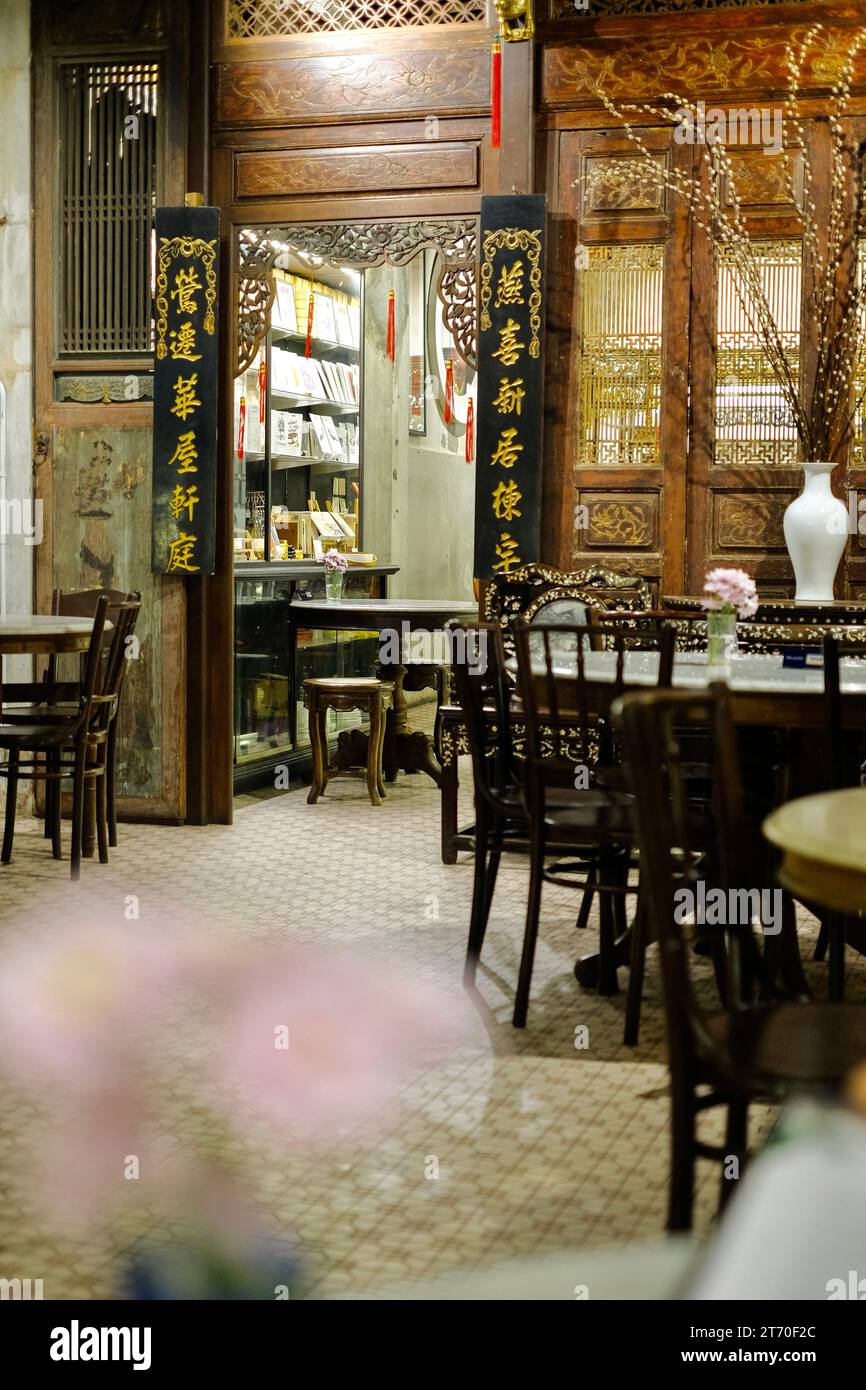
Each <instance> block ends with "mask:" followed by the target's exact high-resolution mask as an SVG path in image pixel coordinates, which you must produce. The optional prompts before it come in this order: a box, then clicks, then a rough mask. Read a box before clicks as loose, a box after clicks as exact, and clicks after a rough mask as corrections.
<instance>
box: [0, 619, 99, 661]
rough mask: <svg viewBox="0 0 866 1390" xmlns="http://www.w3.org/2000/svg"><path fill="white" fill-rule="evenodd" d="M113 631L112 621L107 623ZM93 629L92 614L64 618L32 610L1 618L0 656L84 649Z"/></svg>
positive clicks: (55, 652) (57, 652) (32, 654)
mask: <svg viewBox="0 0 866 1390" xmlns="http://www.w3.org/2000/svg"><path fill="white" fill-rule="evenodd" d="M105 631H106V632H110V631H111V623H108V622H107V623H106V624H105ZM92 632H93V619H92V618H65V617H62V616H56V617H55V616H54V615H52V614H47V613H29V614H22V615H20V616H14V615H13V616H11V617H2V618H0V656H34V655H39V654H42V655H45V654H46V653H52V654H59V653H62V652H85V651H87V647H88V645H89V642H90V635H91V633H92Z"/></svg>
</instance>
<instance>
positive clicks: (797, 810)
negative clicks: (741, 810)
mask: <svg viewBox="0 0 866 1390" xmlns="http://www.w3.org/2000/svg"><path fill="white" fill-rule="evenodd" d="M764 834H765V835H766V837H767V839H768V840H769V841H770V843H771V844H773V845H775V846H776V847H777V848H778V849H780V850H781V851H782V854H783V859H782V865H781V868H780V870H779V881H780V882H781V884H782V886H783V887H785V888H788V889H789V890H790V891H791V892H792V893H793V894H794V895H795V897H798V898H802V899H804V900H805V901H806V902H813V903H817V904H818V905H819V906H821V907H828V908H831V909H833V910H834V911H836V912H850V913H856V912H866V787H849V788H846V789H845V790H844V791H838V792H823V793H821V794H820V795H818V796H803V797H800V798H799V799H798V800H797V801H788V802H786V803H785V805H784V806H780V807H779V809H778V810H777V811H774V812H773V813H772V815H770V816H768V817H767V819H766V820H765V821H764Z"/></svg>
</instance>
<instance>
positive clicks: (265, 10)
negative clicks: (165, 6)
mask: <svg viewBox="0 0 866 1390" xmlns="http://www.w3.org/2000/svg"><path fill="white" fill-rule="evenodd" d="M485 11H486V6H485V3H484V0H229V6H228V26H227V27H228V37H229V39H263V38H284V37H288V36H290V35H295V34H327V33H334V32H336V31H338V30H342V29H402V28H406V27H409V26H412V25H423V26H425V27H428V26H431V25H443V24H483V23H484V19H485Z"/></svg>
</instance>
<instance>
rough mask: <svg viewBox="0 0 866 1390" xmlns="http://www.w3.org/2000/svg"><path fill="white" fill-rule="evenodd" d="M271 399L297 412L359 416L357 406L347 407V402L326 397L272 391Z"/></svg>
mask: <svg viewBox="0 0 866 1390" xmlns="http://www.w3.org/2000/svg"><path fill="white" fill-rule="evenodd" d="M271 399H272V400H274V401H285V402H286V404H288V405H292V406H294V408H295V409H296V410H298V409H300V410H315V411H317V412H318V413H319V414H321V415H357V414H358V409H359V407H358V406H357V405H347V404H346V402H345V401H332V400H326V399H325V398H324V396H320V397H317V396H304V395H301V394H300V392H295V391H277V390H272V391H271Z"/></svg>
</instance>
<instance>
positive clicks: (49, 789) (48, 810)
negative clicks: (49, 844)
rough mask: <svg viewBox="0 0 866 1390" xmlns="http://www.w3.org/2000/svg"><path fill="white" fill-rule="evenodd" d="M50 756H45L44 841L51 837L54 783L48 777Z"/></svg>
mask: <svg viewBox="0 0 866 1390" xmlns="http://www.w3.org/2000/svg"><path fill="white" fill-rule="evenodd" d="M51 759H52V755H51V753H50V752H46V754H45V819H44V821H43V825H42V836H43V839H45V840H50V839H51V835H52V830H51V826H52V820H53V818H52V799H53V796H54V782H53V781H52V779H51V778H50V777H49V776H48V773H49V771H50V768H51Z"/></svg>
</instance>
